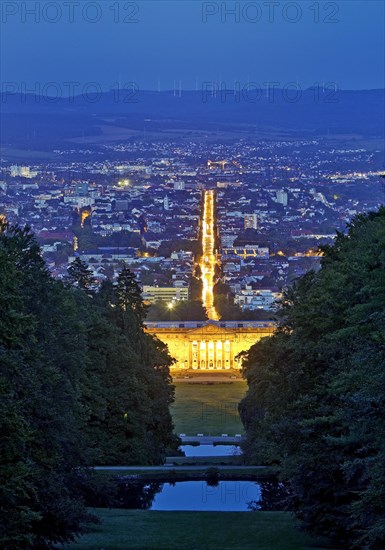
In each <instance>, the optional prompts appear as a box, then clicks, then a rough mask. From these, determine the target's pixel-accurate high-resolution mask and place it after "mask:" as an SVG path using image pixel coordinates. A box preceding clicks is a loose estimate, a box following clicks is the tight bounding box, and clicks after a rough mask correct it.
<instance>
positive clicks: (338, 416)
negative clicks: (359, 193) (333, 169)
mask: <svg viewBox="0 0 385 550" xmlns="http://www.w3.org/2000/svg"><path fill="white" fill-rule="evenodd" d="M384 250H385V208H384V207H382V208H380V210H379V211H378V212H371V213H369V214H366V215H359V216H357V217H356V218H354V219H353V221H352V222H351V223H350V224H349V226H348V233H347V234H346V235H344V234H342V233H338V234H337V238H336V240H335V244H334V245H333V246H331V247H329V246H328V247H323V252H324V257H323V258H322V262H321V270H320V271H319V272H317V273H313V272H310V273H308V274H307V275H305V276H304V277H302V278H301V279H299V280H298V281H297V282H296V283H295V284H294V286H293V287H292V288H290V289H289V290H288V291H287V292H286V293H285V296H284V300H283V303H282V306H281V309H280V312H279V315H280V318H281V323H280V326H279V328H278V330H277V332H276V334H275V335H274V336H272V337H271V338H269V339H262V341H261V342H260V343H258V344H256V345H255V346H253V347H252V348H251V349H250V350H249V352H248V353H247V354H246V362H245V375H246V378H247V380H248V383H249V390H248V393H247V395H246V397H245V399H244V400H243V401H242V402H241V404H240V412H241V417H242V420H243V422H244V424H245V427H246V430H247V440H246V443H245V452H246V455H247V457H248V458H249V460H250V461H253V462H256V461H264V462H265V463H269V464H275V465H276V466H277V467H278V470H279V472H280V476H281V478H282V479H283V480H284V481H285V482H286V483H287V484H288V487H289V490H290V494H291V496H290V498H289V504H290V506H291V508H292V509H293V510H294V511H295V512H296V514H297V516H298V517H299V518H300V519H301V520H302V521H303V523H304V525H305V527H306V528H307V529H309V530H311V531H313V532H316V533H320V534H323V535H328V536H330V537H332V538H333V539H334V540H335V541H337V543H340V544H342V545H344V547H349V548H360V549H366V550H377V549H380V548H383V547H384V545H385V529H384V524H383V519H382V518H383V517H384V515H385V505H384V502H385V500H384V496H385V495H384V486H385V485H384V477H385V476H384V469H383V464H384V460H385V442H384V438H383V436H382V435H381V434H383V418H384V413H385V390H384V388H385V369H384V364H385V331H384V319H385V315H384V311H385V285H384V279H383V274H384V270H385V253H384Z"/></svg>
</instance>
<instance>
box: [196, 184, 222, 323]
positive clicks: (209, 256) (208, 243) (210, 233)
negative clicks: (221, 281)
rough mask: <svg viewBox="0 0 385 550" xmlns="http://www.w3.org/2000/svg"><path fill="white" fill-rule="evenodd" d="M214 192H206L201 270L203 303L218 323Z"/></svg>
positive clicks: (210, 315)
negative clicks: (215, 278)
mask: <svg viewBox="0 0 385 550" xmlns="http://www.w3.org/2000/svg"><path fill="white" fill-rule="evenodd" d="M214 221H215V220H214V192H213V191H205V193H204V207H203V218H202V259H201V262H200V264H199V265H200V268H201V272H202V277H201V279H202V285H203V288H202V302H203V305H204V307H205V308H206V310H207V315H208V317H209V319H213V320H214V321H217V320H218V319H219V316H218V313H217V312H216V310H215V307H214V294H213V287H214V277H215V266H216V263H217V259H216V256H215V250H214V246H215V238H214Z"/></svg>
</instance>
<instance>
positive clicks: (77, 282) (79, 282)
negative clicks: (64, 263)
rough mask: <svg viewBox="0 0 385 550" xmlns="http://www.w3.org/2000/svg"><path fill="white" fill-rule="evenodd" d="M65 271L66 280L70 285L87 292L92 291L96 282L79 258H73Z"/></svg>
mask: <svg viewBox="0 0 385 550" xmlns="http://www.w3.org/2000/svg"><path fill="white" fill-rule="evenodd" d="M67 271H68V280H69V282H70V283H71V284H73V285H74V286H77V287H78V288H80V289H82V290H85V291H87V292H91V291H92V288H93V286H94V285H95V283H96V280H95V278H94V276H93V274H92V271H91V269H90V268H89V267H88V265H87V264H86V263H85V262H83V261H82V260H81V259H80V258H75V260H74V261H73V262H72V263H71V264H70V265H69V267H68V269H67Z"/></svg>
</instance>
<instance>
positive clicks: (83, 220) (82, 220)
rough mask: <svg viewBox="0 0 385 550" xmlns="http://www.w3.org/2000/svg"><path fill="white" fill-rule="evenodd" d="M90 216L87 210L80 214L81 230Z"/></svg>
mask: <svg viewBox="0 0 385 550" xmlns="http://www.w3.org/2000/svg"><path fill="white" fill-rule="evenodd" d="M90 216H91V212H90V211H89V210H82V213H81V224H80V225H81V227H82V228H83V227H84V222H85V221H86V219H87V218H89V217H90Z"/></svg>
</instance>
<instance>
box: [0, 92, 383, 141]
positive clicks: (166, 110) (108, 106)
mask: <svg viewBox="0 0 385 550" xmlns="http://www.w3.org/2000/svg"><path fill="white" fill-rule="evenodd" d="M384 92H385V90H362V91H349V90H339V91H336V92H334V91H332V90H328V91H325V92H324V93H323V92H322V89H321V90H318V89H316V88H309V89H307V90H304V91H302V92H301V96H300V97H299V96H298V97H295V93H294V92H293V90H290V91H289V92H286V91H285V90H279V89H276V90H274V93H273V91H271V92H270V94H269V96H267V95H266V92H263V93H262V92H261V93H260V96H259V97H257V96H256V93H255V90H250V92H249V93H248V92H247V90H245V91H244V92H243V93H236V94H234V92H233V91H230V90H227V91H223V92H220V91H218V92H217V93H216V95H213V94H211V93H210V92H207V93H205V92H202V91H198V92H195V91H184V92H182V94H181V96H180V97H179V95H178V94H177V95H174V92H172V91H166V92H153V91H137V92H132V91H129V90H121V91H117V90H115V91H109V92H105V93H102V94H100V95H98V96H88V97H87V96H84V95H78V96H75V97H73V98H71V99H68V98H58V99H55V98H49V97H45V96H38V95H34V94H19V93H18V94H5V93H3V94H0V101H1V111H2V117H1V136H2V142H3V145H5V146H8V147H21V148H23V147H26V146H30V145H31V142H34V145H35V146H36V147H37V148H38V147H39V146H43V145H47V143H49V144H50V145H55V144H56V145H59V144H62V143H63V142H65V141H66V140H68V139H73V138H77V137H83V138H84V136H88V137H92V136H95V137H96V138H97V136H103V134H104V130H103V127H107V126H108V128H109V132H110V137H109V140H110V141H112V140H114V139H115V138H114V135H112V137H111V129H115V130H113V131H112V134H114V132H116V136H115V137H116V140H118V139H119V140H121V139H124V138H127V135H128V134H127V132H125V131H124V130H125V129H126V130H127V129H129V130H130V131H132V132H133V135H135V132H140V133H142V132H143V131H144V130H145V131H146V132H148V133H149V134H150V133H152V132H153V133H155V134H159V136H160V137H161V135H162V134H163V133H165V132H166V134H167V132H169V131H170V130H177V131H179V132H181V131H182V132H190V133H194V131H198V130H200V131H207V132H220V133H226V132H227V133H231V132H237V131H243V132H246V133H247V132H248V133H249V134H250V133H254V134H257V133H258V132H259V131H263V133H264V135H268V134H269V133H271V134H274V132H277V131H279V132H283V133H285V132H287V133H289V134H294V135H304V136H309V135H310V136H311V135H313V136H318V135H328V134H329V135H333V134H349V135H352V134H357V135H360V136H376V137H382V136H384V126H385V121H384V112H385V103H384V95H385V94H384ZM165 137H166V136H165ZM91 141H92V140H91ZM96 141H97V140H96Z"/></svg>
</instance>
